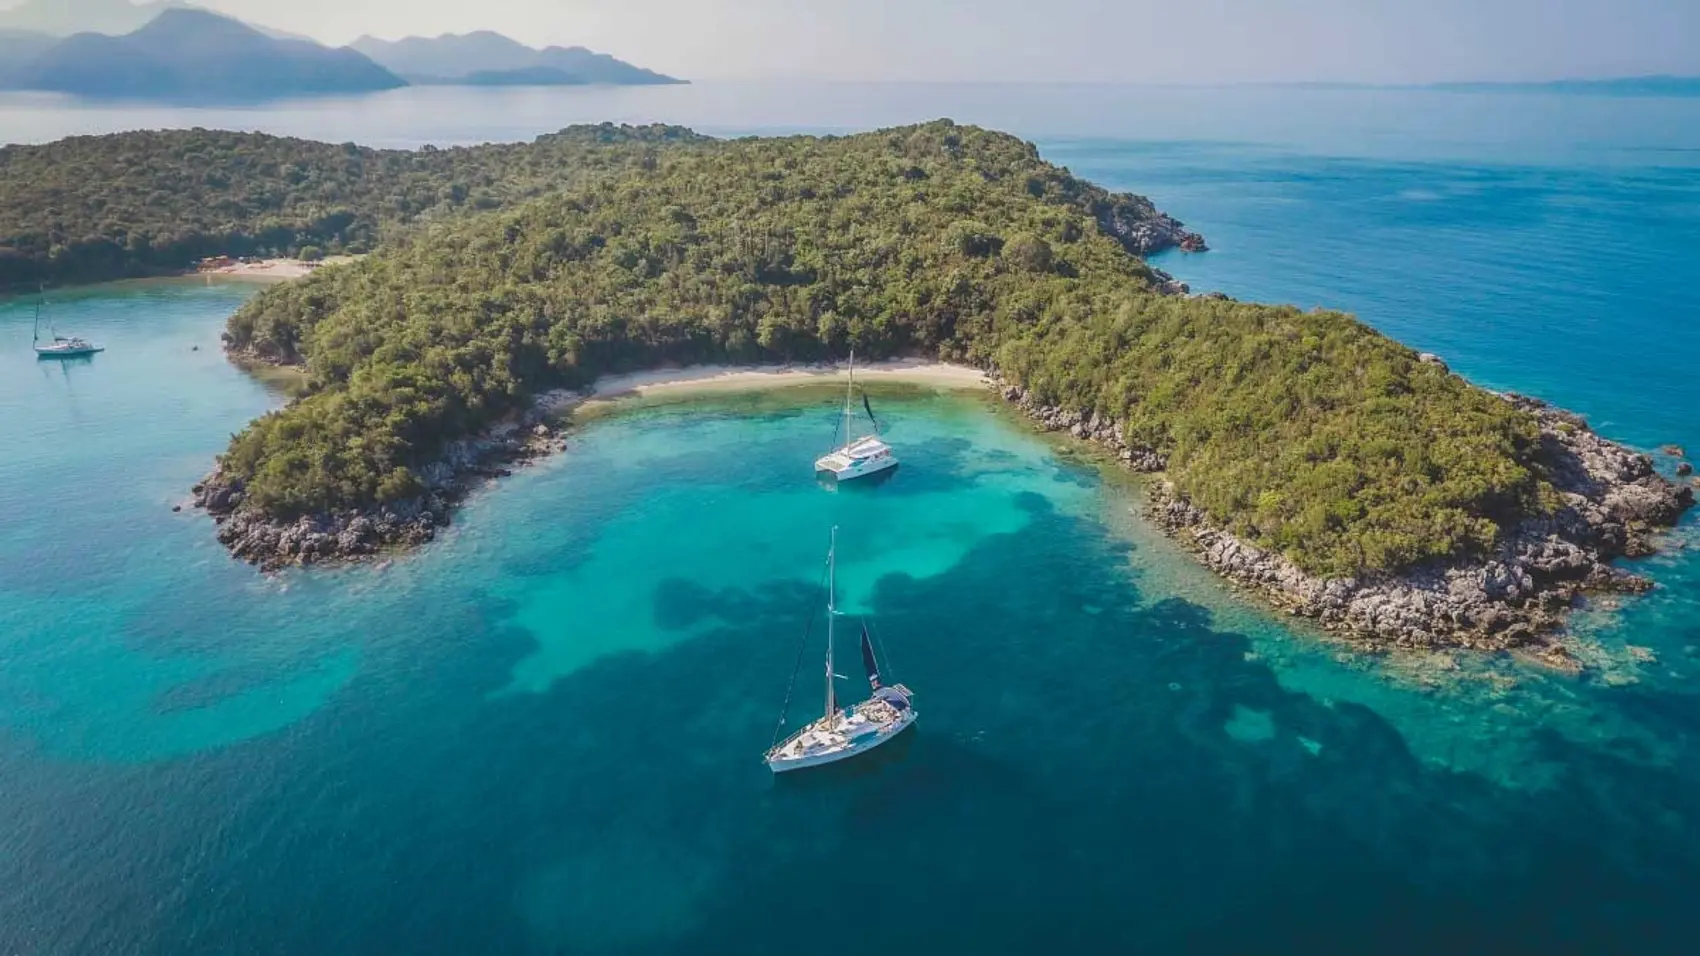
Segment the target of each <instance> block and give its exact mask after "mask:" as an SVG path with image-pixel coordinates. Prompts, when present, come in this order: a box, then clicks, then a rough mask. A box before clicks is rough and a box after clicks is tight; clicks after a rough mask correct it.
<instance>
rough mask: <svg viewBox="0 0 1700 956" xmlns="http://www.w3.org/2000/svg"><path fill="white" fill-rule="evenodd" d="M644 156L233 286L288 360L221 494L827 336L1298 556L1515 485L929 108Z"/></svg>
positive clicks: (1314, 344) (1381, 392)
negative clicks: (1004, 405) (1166, 288)
mask: <svg viewBox="0 0 1700 956" xmlns="http://www.w3.org/2000/svg"><path fill="white" fill-rule="evenodd" d="M653 158H654V160H655V161H654V162H653V163H650V164H647V165H644V166H634V167H632V168H630V169H629V170H628V171H626V172H625V173H624V174H622V175H620V176H607V177H599V178H595V179H591V180H588V181H585V182H584V183H583V184H581V186H580V187H579V188H576V189H573V190H570V191H565V192H561V193H557V194H554V195H550V196H548V197H545V198H542V199H540V200H537V201H535V202H532V203H529V204H526V205H524V206H522V207H520V208H517V209H513V210H508V211H503V212H497V213H493V214H490V215H486V216H480V217H476V218H469V219H465V220H460V221H453V222H446V223H440V224H434V225H432V226H430V227H428V228H423V229H420V230H416V231H414V232H413V233H411V234H410V235H409V236H407V237H406V238H405V239H404V240H402V241H399V242H396V243H395V244H393V245H390V246H387V247H386V248H385V249H383V250H382V251H380V252H379V253H377V254H375V255H372V256H370V257H368V258H366V259H365V260H363V261H361V262H360V263H358V264H356V265H353V266H347V267H338V268H333V269H327V270H323V271H321V272H320V273H319V274H317V275H316V276H314V277H313V278H312V279H310V280H308V281H304V282H300V283H295V284H290V285H287V286H281V287H278V288H274V289H271V290H269V291H267V292H266V293H264V294H263V295H261V296H260V297H258V298H257V299H256V300H255V301H254V302H252V303H251V304H250V305H249V306H248V307H247V308H245V309H243V310H242V311H241V312H240V313H239V314H238V315H237V316H235V317H234V318H233V319H232V321H231V324H230V336H231V340H232V344H233V345H234V346H235V347H238V348H241V349H245V350H249V351H252V352H254V353H256V354H259V355H262V356H265V357H268V358H271V359H273V360H277V361H289V362H304V363H305V364H306V366H307V368H308V369H309V372H310V375H311V382H312V385H311V388H312V391H311V394H309V396H308V397H307V398H305V399H304V400H303V401H300V402H298V403H297V404H295V405H292V406H290V407H289V408H287V409H284V410H282V411H280V412H277V413H275V414H272V415H269V416H267V417H265V418H263V419H261V420H259V421H258V422H256V423H254V424H253V425H252V426H251V427H250V428H249V429H248V430H246V431H245V432H243V433H242V434H241V435H239V436H237V437H236V438H235V439H234V440H233V442H232V444H231V446H230V449H229V452H228V453H227V454H226V456H225V458H224V465H225V468H226V470H227V471H228V472H230V473H232V474H234V475H236V476H238V477H240V478H242V479H243V480H244V481H245V483H246V486H247V491H248V495H249V502H250V504H251V505H253V506H256V507H261V508H264V509H266V510H268V511H270V512H273V513H276V514H279V515H285V516H287V515H293V514H297V513H303V512H314V511H320V510H327V509H338V508H346V507H354V506H360V505H366V504H370V503H372V502H374V501H378V500H386V499H396V498H404V497H408V496H412V495H415V494H418V493H419V490H420V483H419V480H418V478H417V475H416V469H417V468H418V467H419V466H420V465H422V464H423V463H425V462H428V461H430V460H431V459H432V458H433V457H434V456H435V455H437V454H438V453H439V451H440V449H441V445H442V443H443V442H444V441H445V440H447V439H452V438H455V437H459V436H463V435H466V434H468V433H470V432H472V431H474V430H476V429H478V428H479V427H481V426H483V425H486V424H488V423H490V422H492V421H493V420H495V419H496V418H498V417H499V416H501V415H503V414H505V413H508V412H510V411H512V410H514V409H515V408H517V407H520V406H521V404H522V403H524V402H526V401H527V400H528V399H529V397H530V396H531V395H532V394H533V393H535V392H536V391H537V390H539V389H541V388H543V387H546V386H553V385H574V384H583V383H587V382H589V381H590V380H592V379H593V378H595V377H596V376H597V375H599V374H602V373H605V372H610V371H616V370H621V369H628V368H633V367H639V366H645V365H651V364H655V363H658V362H662V361H672V362H700V361H710V360H758V359H780V358H785V359H812V358H821V357H826V356H837V355H842V354H843V353H844V351H845V350H847V349H848V348H849V347H851V346H852V345H853V346H854V347H855V348H856V350H857V352H858V354H861V355H869V356H880V355H894V354H900V353H925V354H936V355H940V356H942V357H945V358H949V359H955V360H960V361H968V362H973V363H979V364H982V365H996V366H997V367H999V368H1001V369H1002V370H1003V371H1004V372H1005V373H1006V374H1007V375H1008V376H1010V377H1011V378H1012V379H1014V380H1016V381H1019V382H1023V383H1025V384H1028V385H1029V386H1031V387H1032V388H1034V389H1035V390H1036V391H1037V393H1038V395H1039V396H1040V397H1041V398H1043V399H1044V400H1046V401H1048V402H1053V403H1062V404H1065V405H1069V406H1072V407H1079V408H1082V409H1095V410H1098V411H1101V412H1104V413H1107V414H1111V415H1114V416H1116V417H1118V418H1122V419H1125V420H1126V421H1128V422H1129V423H1130V429H1131V431H1132V432H1133V435H1134V437H1136V438H1138V439H1141V440H1143V441H1145V442H1146V443H1149V444H1150V445H1152V446H1155V447H1158V448H1161V449H1163V450H1164V451H1166V452H1167V453H1168V454H1169V456H1170V460H1171V466H1170V467H1171V477H1172V478H1173V480H1174V481H1175V482H1176V483H1177V484H1178V485H1179V487H1180V488H1181V489H1182V490H1183V491H1185V492H1186V493H1188V494H1189V495H1190V496H1192V498H1193V499H1194V500H1195V501H1196V502H1197V503H1198V504H1199V505H1200V506H1201V507H1203V508H1205V509H1206V510H1207V511H1209V512H1210V513H1211V514H1212V515H1214V516H1215V517H1217V518H1218V519H1219V520H1221V521H1223V522H1224V523H1226V524H1228V525H1229V526H1231V527H1232V528H1233V529H1234V530H1236V531H1238V532H1239V533H1241V534H1242V535H1245V536H1247V537H1249V538H1251V539H1253V540H1256V541H1259V542H1262V543H1264V544H1266V545H1269V546H1273V547H1276V548H1279V549H1281V550H1283V551H1285V552H1286V553H1287V554H1288V555H1290V556H1291V557H1293V558H1294V559H1295V560H1296V561H1298V562H1299V563H1300V564H1301V565H1302V566H1304V567H1306V568H1308V569H1311V570H1313V571H1318V572H1329V573H1335V572H1349V571H1353V570H1356V569H1360V568H1395V567H1399V566H1403V565H1407V564H1410V563H1412V562H1416V561H1421V560H1423V559H1425V558H1430V557H1436V556H1444V555H1451V554H1458V553H1464V552H1473V551H1478V550H1480V549H1482V548H1483V547H1485V546H1487V545H1489V544H1490V543H1491V542H1492V541H1493V539H1494V537H1495V534H1496V533H1497V523H1498V522H1500V521H1503V520H1504V519H1506V518H1508V517H1510V516H1512V515H1514V514H1517V513H1521V512H1526V511H1528V510H1531V509H1534V508H1537V507H1539V506H1540V501H1541V499H1542V489H1543V483H1542V482H1541V480H1540V478H1539V476H1538V468H1537V467H1536V466H1535V464H1534V455H1535V448H1536V446H1537V440H1536V438H1537V436H1536V429H1535V426H1534V423H1533V422H1532V420H1531V419H1530V418H1529V417H1527V416H1526V415H1523V414H1521V413H1518V412H1515V411H1514V410H1513V409H1511V408H1510V407H1509V406H1508V405H1507V404H1506V403H1504V402H1502V401H1501V400H1499V399H1497V398H1495V397H1494V396H1491V395H1489V394H1487V393H1485V392H1482V391H1480V390H1477V389H1474V388H1472V387H1470V386H1469V385H1467V384H1466V383H1464V382H1463V381H1462V380H1460V379H1458V378H1455V377H1453V376H1450V375H1448V374H1446V373H1445V372H1444V371H1443V370H1441V369H1439V368H1437V367H1435V366H1431V365H1425V364H1423V363H1421V362H1419V361H1418V360H1417V357H1416V355H1415V354H1414V353H1412V352H1411V351H1410V350H1409V349H1406V348H1404V347H1403V346H1400V345H1399V344H1397V343H1395V342H1392V341H1390V340H1388V339H1386V338H1385V337H1383V336H1381V335H1379V334H1377V333H1375V332H1374V331H1372V330H1370V329H1369V328H1367V327H1365V326H1363V325H1362V324H1360V323H1358V322H1356V321H1355V320H1353V319H1351V318H1350V317H1348V316H1345V315H1341V314H1338V313H1327V312H1310V313H1306V312H1301V311H1298V310H1296V309H1292V308H1271V307H1265V306H1258V305H1249V304H1242V303H1237V302H1228V301H1217V300H1210V299H1187V298H1178V297H1167V296H1160V295H1157V294H1155V293H1153V292H1152V291H1150V288H1151V273H1150V272H1149V270H1148V269H1147V268H1146V267H1145V266H1144V264H1143V263H1142V262H1140V261H1139V260H1138V259H1137V258H1135V257H1134V256H1132V255H1130V254H1129V253H1128V252H1127V251H1126V250H1125V249H1124V248H1123V246H1122V245H1121V244H1119V243H1118V242H1117V241H1115V240H1114V239H1113V238H1111V237H1110V236H1109V235H1108V234H1107V233H1106V232H1105V230H1104V229H1103V228H1102V227H1101V224H1102V223H1103V221H1104V216H1105V212H1106V209H1108V208H1111V207H1114V208H1116V209H1117V210H1119V213H1118V214H1120V215H1137V214H1139V213H1140V212H1141V211H1142V210H1143V211H1148V210H1149V207H1148V206H1143V205H1141V204H1140V201H1138V200H1135V199H1133V197H1115V196H1110V195H1109V194H1106V193H1104V192H1103V191H1102V190H1100V189H1098V188H1097V187H1094V186H1091V185H1090V184H1087V183H1084V182H1082V181H1080V180H1078V179H1075V178H1074V177H1072V176H1070V175H1069V174H1068V173H1067V172H1066V171H1064V170H1061V169H1058V168H1056V167H1054V166H1051V165H1049V164H1046V163H1044V162H1043V161H1041V160H1040V158H1039V157H1038V155H1037V153H1036V151H1035V150H1034V149H1033V148H1032V147H1031V146H1029V145H1027V144H1024V143H1022V142H1020V141H1018V140H1016V139H1013V138H1011V137H1008V136H1004V135H1000V134H995V133H989V132H985V131H982V130H978V129H973V128H965V127H958V126H954V125H952V124H949V123H947V122H940V123H934V124H929V125H926V126H922V127H913V128H906V129H897V130H887V131H881V132H877V133H870V134H866V135H860V136H854V137H849V138H843V139H814V138H801V137H799V138H788V139H773V140H743V141H736V142H729V143H706V144H697V145H694V146H691V147H690V148H681V149H675V150H668V151H662V152H660V153H658V154H656V155H655V156H654V157H653Z"/></svg>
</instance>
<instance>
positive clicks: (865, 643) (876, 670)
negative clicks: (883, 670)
mask: <svg viewBox="0 0 1700 956" xmlns="http://www.w3.org/2000/svg"><path fill="white" fill-rule="evenodd" d="M862 666H863V667H865V668H867V671H868V683H869V684H870V685H871V686H872V687H873V689H874V690H879V689H880V664H879V661H878V660H875V659H874V644H873V642H872V641H870V640H868V626H867V625H866V624H864V625H862Z"/></svg>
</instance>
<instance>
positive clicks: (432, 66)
mask: <svg viewBox="0 0 1700 956" xmlns="http://www.w3.org/2000/svg"><path fill="white" fill-rule="evenodd" d="M353 46H354V49H356V50H359V51H360V52H361V53H364V54H366V55H367V56H368V57H371V58H372V59H373V60H374V61H376V62H378V63H380V64H382V65H383V66H385V67H386V68H388V69H389V70H391V71H392V72H394V73H395V74H397V75H398V76H400V77H402V78H403V79H405V80H407V81H408V82H409V83H455V84H471V85H479V86H502V85H524V86H565V85H575V84H583V83H610V84H619V85H641V84H655V83H678V82H681V81H679V80H676V79H674V78H672V77H670V76H663V75H661V74H660V73H656V72H654V71H652V70H645V69H643V68H641V67H636V66H633V65H631V64H630V63H626V62H624V61H622V60H616V59H614V58H613V57H611V56H608V55H607V54H605V53H592V52H591V51H589V50H587V49H585V48H584V47H581V46H575V47H559V46H552V47H547V48H545V49H542V50H537V49H533V48H531V47H528V46H526V45H525V44H523V43H520V42H518V41H516V40H510V39H508V38H507V37H505V36H502V35H501V34H500V33H491V32H490V31H488V30H481V31H479V32H477V33H467V34H444V35H443V36H439V37H431V38H425V37H408V38H407V39H405V40H395V41H389V40H379V39H376V38H374V37H369V36H365V37H361V38H360V39H358V40H355V41H354V44H353Z"/></svg>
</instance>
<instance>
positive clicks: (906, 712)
mask: <svg viewBox="0 0 1700 956" xmlns="http://www.w3.org/2000/svg"><path fill="white" fill-rule="evenodd" d="M837 560H838V529H837V528H834V529H832V548H831V549H830V550H829V551H828V552H827V556H826V562H827V573H826V714H825V716H822V717H821V718H819V719H818V720H815V721H814V722H813V723H810V724H809V725H808V726H806V727H804V728H803V729H801V730H799V731H797V732H796V733H794V734H792V735H791V736H789V737H787V738H785V739H784V740H783V741H780V742H779V743H777V744H775V745H774V746H773V749H772V750H769V751H768V752H767V756H766V760H767V766H768V768H769V769H771V770H772V771H773V772H774V773H785V772H786V771H788V770H801V769H803V768H805V767H818V766H821V765H822V764H829V763H837V762H838V761H840V760H847V759H849V758H851V757H854V756H856V755H857V754H862V753H867V752H868V751H870V750H872V749H874V748H875V747H878V746H879V745H880V744H883V743H885V742H886V741H888V740H890V739H892V738H893V737H896V736H897V735H898V734H900V733H902V732H903V731H904V729H905V728H907V727H908V726H909V725H910V724H912V723H914V722H915V708H914V706H913V704H912V703H911V698H913V697H914V696H915V695H914V694H913V693H912V692H911V691H910V690H909V688H907V687H904V686H903V685H902V684H891V685H889V686H888V685H886V684H883V683H881V682H880V672H879V661H878V659H877V658H875V657H874V645H873V642H872V641H870V640H869V639H868V627H867V625H866V624H864V625H862V665H863V667H864V668H865V669H866V670H867V672H868V684H869V686H870V687H871V688H872V694H871V695H870V696H869V697H868V699H867V700H864V701H862V702H861V703H859V704H857V705H856V706H854V707H850V708H848V709H845V710H839V709H838V697H837V695H836V694H835V693H834V690H833V684H832V682H833V681H834V680H835V679H836V678H837V675H835V674H834V673H833V671H832V650H833V638H834V636H835V635H834V632H835V631H836V623H837V619H838V617H839V616H840V615H839V611H838V606H837V596H836V593H835V592H836V591H837ZM786 700H787V703H789V700H790V695H789V693H787V695H786ZM779 724H780V728H781V729H783V728H784V726H785V715H784V714H780V717H779ZM774 736H775V737H778V736H779V735H778V733H775V734H774Z"/></svg>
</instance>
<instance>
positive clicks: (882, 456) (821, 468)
mask: <svg viewBox="0 0 1700 956" xmlns="http://www.w3.org/2000/svg"><path fill="white" fill-rule="evenodd" d="M896 467H897V456H896V455H894V454H892V453H891V446H889V445H887V444H886V443H885V442H883V441H880V440H879V438H877V437H875V436H873V435H868V436H866V437H864V438H858V439H856V440H855V441H853V442H851V443H849V444H848V445H845V446H844V447H842V448H839V449H838V450H836V451H834V452H832V453H831V454H829V455H823V456H821V457H820V459H819V460H817V461H816V462H815V474H817V475H830V476H831V477H833V478H835V479H837V480H839V481H849V480H851V479H853V478H861V477H864V476H866V475H877V474H879V473H880V472H882V471H889V470H890V469H892V468H896Z"/></svg>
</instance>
